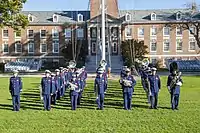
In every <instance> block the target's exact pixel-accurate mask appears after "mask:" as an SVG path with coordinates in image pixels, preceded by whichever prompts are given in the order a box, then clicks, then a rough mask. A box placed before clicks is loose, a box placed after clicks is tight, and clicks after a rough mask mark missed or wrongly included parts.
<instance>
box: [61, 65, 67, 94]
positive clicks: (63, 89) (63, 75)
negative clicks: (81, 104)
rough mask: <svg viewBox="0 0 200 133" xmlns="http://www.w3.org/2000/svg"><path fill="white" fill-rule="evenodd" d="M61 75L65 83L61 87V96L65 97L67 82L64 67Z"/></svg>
mask: <svg viewBox="0 0 200 133" xmlns="http://www.w3.org/2000/svg"><path fill="white" fill-rule="evenodd" d="M60 77H61V78H62V81H63V85H62V87H61V89H60V97H64V95H65V86H66V82H65V74H64V68H63V67H60Z"/></svg>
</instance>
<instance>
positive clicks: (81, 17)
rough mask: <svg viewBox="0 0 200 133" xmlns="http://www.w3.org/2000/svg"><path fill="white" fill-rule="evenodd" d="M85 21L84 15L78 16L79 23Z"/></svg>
mask: <svg viewBox="0 0 200 133" xmlns="http://www.w3.org/2000/svg"><path fill="white" fill-rule="evenodd" d="M82 21H83V15H82V14H78V22H82Z"/></svg>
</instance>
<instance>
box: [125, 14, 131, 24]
mask: <svg viewBox="0 0 200 133" xmlns="http://www.w3.org/2000/svg"><path fill="white" fill-rule="evenodd" d="M128 16H129V17H130V20H128V19H127V18H128ZM125 20H126V21H127V22H130V21H131V14H130V13H126V15H125Z"/></svg>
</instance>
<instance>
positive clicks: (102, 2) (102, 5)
mask: <svg viewBox="0 0 200 133" xmlns="http://www.w3.org/2000/svg"><path fill="white" fill-rule="evenodd" d="M101 16H102V19H101V20H102V30H101V31H102V32H101V36H102V60H105V59H106V53H105V52H106V51H105V50H106V46H105V43H106V40H105V39H106V38H105V0H101Z"/></svg>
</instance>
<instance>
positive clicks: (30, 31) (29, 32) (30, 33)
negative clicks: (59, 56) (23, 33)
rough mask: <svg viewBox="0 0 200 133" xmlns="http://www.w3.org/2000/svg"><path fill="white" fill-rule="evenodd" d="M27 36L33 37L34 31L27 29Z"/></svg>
mask: <svg viewBox="0 0 200 133" xmlns="http://www.w3.org/2000/svg"><path fill="white" fill-rule="evenodd" d="M28 38H34V31H33V30H28Z"/></svg>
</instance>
